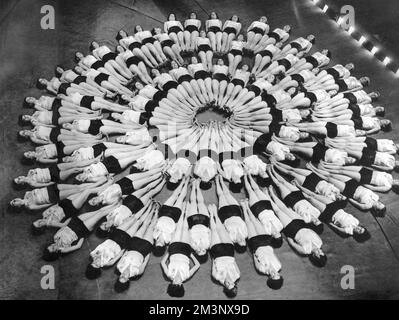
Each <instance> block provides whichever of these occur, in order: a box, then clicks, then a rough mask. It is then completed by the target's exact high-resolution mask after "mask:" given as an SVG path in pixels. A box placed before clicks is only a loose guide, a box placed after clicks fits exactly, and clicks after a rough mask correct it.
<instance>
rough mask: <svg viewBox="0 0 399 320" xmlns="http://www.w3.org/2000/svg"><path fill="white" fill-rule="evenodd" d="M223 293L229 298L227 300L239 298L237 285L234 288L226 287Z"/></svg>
mask: <svg viewBox="0 0 399 320" xmlns="http://www.w3.org/2000/svg"><path fill="white" fill-rule="evenodd" d="M223 292H224V294H225V295H226V296H227V298H235V297H236V296H237V292H238V288H237V286H236V285H235V284H234V285H233V286H232V287H231V286H229V287H227V286H225V287H224V288H223Z"/></svg>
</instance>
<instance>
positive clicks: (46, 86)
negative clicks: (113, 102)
mask: <svg viewBox="0 0 399 320" xmlns="http://www.w3.org/2000/svg"><path fill="white" fill-rule="evenodd" d="M96 72H98V71H96ZM84 76H86V75H84ZM89 79H92V77H89ZM92 80H93V79H92ZM37 88H38V89H39V90H47V91H48V92H49V93H52V94H54V95H61V94H63V95H66V96H70V95H72V94H74V93H80V94H81V95H87V96H98V97H104V96H105V95H106V93H104V92H101V91H96V90H94V89H93V90H88V89H87V88H86V87H85V86H83V85H80V84H75V83H67V82H61V81H60V79H58V78H55V77H54V78H52V79H51V80H46V79H43V78H40V79H39V80H37ZM104 89H105V88H104ZM109 94H110V95H112V93H111V92H110V93H109Z"/></svg>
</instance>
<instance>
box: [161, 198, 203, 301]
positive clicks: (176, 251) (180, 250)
mask: <svg viewBox="0 0 399 320" xmlns="http://www.w3.org/2000/svg"><path fill="white" fill-rule="evenodd" d="M183 212H184V213H183V214H181V215H180V218H179V221H178V222H177V225H176V231H175V233H174V235H173V238H172V240H171V243H170V245H169V247H168V252H167V254H166V255H165V256H164V257H163V258H162V261H161V266H162V270H163V272H164V273H165V275H166V276H167V277H168V278H169V280H170V281H171V283H170V284H169V286H168V294H169V295H170V296H171V297H179V298H181V297H183V296H184V287H183V283H184V282H185V281H187V280H188V279H190V278H191V277H192V276H193V275H194V274H195V273H196V272H197V271H198V269H199V267H200V264H199V262H198V260H197V258H196V257H195V256H194V254H193V253H192V248H191V246H190V235H189V230H188V223H187V220H186V214H185V212H186V203H185V204H184V206H183ZM191 261H192V262H193V264H194V265H193V266H192V267H191V268H190V262H191ZM168 262H169V263H168Z"/></svg>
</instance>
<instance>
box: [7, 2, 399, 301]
mask: <svg viewBox="0 0 399 320" xmlns="http://www.w3.org/2000/svg"><path fill="white" fill-rule="evenodd" d="M47 3H48V1H45V0H38V1H30V0H19V1H18V0H15V1H14V0H11V1H7V0H2V1H1V5H0V8H1V10H0V19H1V20H0V108H1V115H2V116H1V118H0V122H1V129H2V132H1V133H2V135H1V140H0V163H1V167H0V168H1V171H0V174H1V176H0V181H1V186H0V192H1V195H0V197H1V199H2V202H1V206H2V207H1V208H2V210H1V216H0V230H1V231H0V299H18V298H19V299H169V296H168V295H167V294H166V287H167V282H166V281H165V279H164V277H163V276H162V273H161V269H160V265H159V261H160V258H155V257H154V258H151V260H150V263H149V266H148V268H147V270H146V272H145V274H144V276H143V277H142V278H141V279H140V280H139V281H137V282H135V283H132V284H131V287H130V290H129V291H128V292H126V293H123V294H116V293H115V292H114V290H113V284H114V281H115V279H116V276H115V274H114V272H113V269H109V270H106V271H104V272H103V275H102V277H101V278H100V279H98V280H96V281H89V280H87V279H86V278H85V276H84V270H85V267H86V265H87V262H88V256H89V252H90V251H91V250H92V249H93V248H95V247H96V245H97V244H98V243H100V242H101V241H102V240H100V239H98V238H97V237H96V236H95V235H92V236H91V237H90V238H89V239H88V240H87V241H85V243H84V245H83V248H82V249H81V250H80V251H78V252H76V253H73V254H71V255H69V256H66V257H64V258H62V259H60V260H59V261H57V262H55V263H53V264H52V265H53V266H54V268H55V271H56V289H55V290H48V291H46V290H42V289H41V287H40V279H41V277H42V274H41V273H40V270H41V268H42V266H43V265H44V262H43V261H42V260H41V252H42V249H43V247H44V246H45V244H46V243H47V242H48V241H49V239H50V238H51V236H52V234H53V232H47V233H46V235H44V236H42V237H39V238H35V237H33V236H32V235H31V234H30V233H29V227H30V224H31V222H32V221H33V220H34V219H35V218H36V217H35V216H34V215H33V214H28V213H21V214H15V213H10V212H8V211H7V203H8V201H9V200H10V199H12V198H14V197H15V196H17V195H18V194H21V195H22V192H20V191H15V190H13V189H12V187H11V181H12V179H13V178H14V177H15V176H17V175H20V174H25V173H26V172H27V171H28V169H29V168H28V167H26V166H23V165H21V164H20V159H21V155H22V153H23V152H24V151H26V150H29V149H31V148H32V145H29V144H27V143H25V144H20V143H17V139H16V136H17V131H18V130H19V128H18V126H17V117H18V115H19V114H21V113H22V112H23V110H22V109H21V105H22V100H23V97H25V96H27V95H33V96H38V95H39V92H38V91H37V89H35V88H34V84H35V80H36V79H37V78H38V77H40V76H44V77H51V76H52V74H53V70H54V66H55V65H56V64H59V63H61V64H63V65H66V66H71V65H72V57H73V54H74V52H75V51H76V50H81V51H84V52H86V51H87V50H88V44H89V42H90V41H91V40H94V39H95V40H97V41H99V42H101V43H107V44H109V45H113V44H115V41H114V37H115V34H116V32H117V31H118V30H119V29H121V28H124V29H126V30H132V29H133V27H134V26H135V25H136V24H141V25H143V26H144V28H151V27H153V26H160V25H161V22H162V21H164V20H165V18H166V16H167V15H168V13H169V12H175V13H176V14H177V16H178V17H179V18H180V19H182V20H183V19H184V18H185V17H186V16H187V14H188V13H189V12H191V11H195V12H197V13H198V14H199V17H200V18H201V19H203V20H204V19H205V18H206V16H207V14H208V13H209V12H210V11H212V10H215V11H216V12H218V13H219V15H220V17H221V18H222V19H223V20H224V19H226V18H229V17H230V16H231V15H232V14H238V15H239V17H240V18H241V21H242V22H243V24H244V27H247V26H248V24H249V23H250V22H251V21H252V20H255V19H257V18H258V17H259V16H260V15H267V16H268V18H269V21H270V24H271V26H272V27H276V26H283V25H285V24H291V25H292V27H293V36H294V37H295V36H300V35H307V34H310V33H313V34H315V35H316V38H317V43H316V46H315V47H316V49H322V48H329V49H330V50H331V51H332V54H333V60H334V62H340V63H347V62H351V61H353V62H354V63H355V65H356V71H355V74H356V75H357V76H362V75H368V76H370V77H371V79H372V84H371V88H370V89H371V90H379V91H380V92H381V95H382V97H381V100H380V104H381V105H383V106H385V107H386V109H387V114H386V116H387V117H388V118H390V119H391V120H392V121H393V123H394V130H393V131H392V132H391V133H389V134H384V136H386V137H389V138H392V139H394V140H395V141H396V142H399V139H398V132H399V128H395V125H396V126H399V110H398V107H397V101H399V90H398V85H399V80H398V78H396V77H395V76H394V74H393V73H391V72H389V71H387V70H386V69H385V68H384V66H383V65H382V64H381V63H380V62H378V61H377V60H375V59H374V58H373V57H372V56H371V55H370V54H369V53H368V52H366V51H364V50H363V49H361V48H360V47H359V46H358V45H357V43H356V42H355V41H354V40H353V39H351V38H350V37H349V36H348V35H347V34H345V33H344V32H342V31H340V30H339V29H338V28H337V27H336V25H335V24H334V23H333V22H332V21H330V20H328V19H327V18H326V17H325V16H324V15H323V14H322V13H321V10H320V9H317V8H316V7H314V6H313V5H312V4H311V2H310V1H309V0H296V1H295V0H291V1H287V0H286V1H283V0H246V1H245V0H195V1H193V0H179V1H178V0H176V1H168V0H145V1H144V0H136V1H132V0H112V1H111V0H109V1H106V0H87V1H78V0H68V1H61V0H58V1H52V3H54V4H55V9H56V14H57V20H56V29H55V30H50V31H44V30H41V29H40V23H39V21H40V18H41V16H40V8H41V6H42V5H45V4H47ZM394 175H395V177H397V174H396V173H395V174H394ZM167 195H168V192H164V193H163V194H162V195H161V197H160V199H161V200H162V199H165V197H166V196H167ZM240 197H242V195H240ZM381 198H382V201H383V202H384V203H385V204H386V205H387V208H388V210H387V215H386V217H384V218H374V217H373V216H372V215H371V214H370V213H369V212H359V211H358V210H356V209H354V208H352V207H348V210H349V212H351V213H353V214H355V215H356V216H357V217H358V218H359V219H360V220H361V221H362V223H363V224H364V225H365V226H366V227H367V228H368V229H369V231H370V233H371V235H372V238H371V239H370V240H369V241H368V242H366V243H363V244H359V243H357V242H356V241H354V240H353V239H351V238H347V239H343V238H340V237H339V236H338V235H336V234H335V233H334V232H332V231H331V230H329V229H328V228H325V229H326V230H325V231H324V233H323V235H322V238H323V241H324V243H325V245H324V249H325V252H326V253H327V255H328V263H327V265H326V267H324V268H322V269H317V268H315V267H314V266H312V265H311V264H310V262H309V260H308V259H306V258H302V257H299V256H297V255H296V254H295V253H294V252H293V251H292V250H291V249H290V248H289V247H288V245H287V244H284V245H283V246H282V247H281V248H280V249H278V250H276V253H277V255H278V257H279V258H280V259H281V262H282V264H283V270H282V274H283V276H284V279H285V283H284V286H283V288H282V289H281V290H279V291H272V290H271V289H269V288H268V287H267V286H266V279H265V277H262V276H260V275H258V274H257V273H256V272H255V271H254V267H253V262H252V261H251V259H250V257H249V255H248V254H247V253H242V254H237V261H238V265H239V267H240V270H241V273H242V277H241V280H240V283H239V293H238V297H237V298H238V299H343V298H345V299H360V298H366V299H367V298H378V299H388V298H399V264H398V262H399V259H398V254H399V232H398V231H399V212H398V211H399V210H398V209H399V196H397V195H395V194H394V193H388V194H384V195H382V196H381ZM207 199H209V201H210V202H215V195H214V190H213V189H212V190H210V191H209V192H207ZM345 265H351V266H353V267H354V268H355V275H356V277H355V289H354V290H343V289H342V288H341V286H340V282H341V277H342V276H343V275H342V274H340V271H341V268H342V267H343V266H345ZM210 268H211V265H210V263H209V262H207V263H205V264H203V265H202V266H201V268H200V270H199V271H198V273H197V274H195V276H194V277H193V279H191V280H190V281H189V282H187V283H186V284H185V288H186V295H185V298H186V299H225V295H224V294H223V292H222V288H221V287H220V286H218V285H216V284H215V283H213V282H212V281H211V279H210Z"/></svg>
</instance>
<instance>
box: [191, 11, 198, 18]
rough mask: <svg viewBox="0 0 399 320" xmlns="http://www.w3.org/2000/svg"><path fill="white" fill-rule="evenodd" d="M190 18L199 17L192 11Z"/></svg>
mask: <svg viewBox="0 0 399 320" xmlns="http://www.w3.org/2000/svg"><path fill="white" fill-rule="evenodd" d="M189 18H190V19H197V14H196V13H195V12H191V13H190V14H189Z"/></svg>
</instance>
